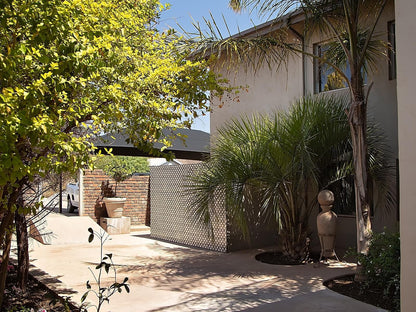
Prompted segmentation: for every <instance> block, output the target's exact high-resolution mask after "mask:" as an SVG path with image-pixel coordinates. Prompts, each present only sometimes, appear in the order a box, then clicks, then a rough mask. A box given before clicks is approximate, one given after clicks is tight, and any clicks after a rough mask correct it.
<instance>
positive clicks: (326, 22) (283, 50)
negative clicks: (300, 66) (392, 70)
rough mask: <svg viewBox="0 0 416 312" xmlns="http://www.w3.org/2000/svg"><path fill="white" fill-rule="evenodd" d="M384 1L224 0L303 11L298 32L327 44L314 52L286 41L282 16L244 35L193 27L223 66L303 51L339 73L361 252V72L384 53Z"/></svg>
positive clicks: (365, 240) (238, 5)
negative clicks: (268, 27) (270, 26)
mask: <svg viewBox="0 0 416 312" xmlns="http://www.w3.org/2000/svg"><path fill="white" fill-rule="evenodd" d="M389 1H392V0H318V1H316V0H230V1H229V4H230V6H231V7H232V8H233V9H234V10H236V11H239V10H242V9H249V10H251V9H256V10H257V11H258V12H259V13H260V14H262V15H263V16H266V17H268V18H277V20H278V18H279V17H282V16H284V15H285V14H287V13H289V12H293V11H295V10H298V11H297V12H299V13H303V16H304V27H303V29H304V34H303V36H304V37H305V38H308V36H310V35H311V34H313V33H316V32H319V33H321V34H324V35H325V36H326V37H327V38H328V40H329V44H328V49H327V50H326V51H324V53H322V54H321V55H318V54H314V53H311V52H308V51H306V50H305V49H304V48H303V47H302V45H301V44H300V43H296V42H293V41H288V40H287V38H288V36H287V33H288V32H289V27H290V26H291V25H290V19H287V20H284V22H285V23H287V25H285V23H281V24H282V25H281V27H280V29H279V30H276V31H274V32H272V33H270V34H266V35H264V34H262V35H258V36H256V35H255V33H254V35H252V36H250V37H248V38H247V37H243V36H239V35H237V36H231V37H229V38H223V37H222V36H221V35H220V36H219V35H218V33H217V32H216V30H217V27H215V26H216V25H215V22H214V23H210V26H211V27H210V31H211V32H210V33H208V34H204V33H203V32H199V35H202V40H199V41H197V44H196V48H195V49H196V51H198V52H199V53H200V54H201V55H203V56H205V55H207V54H214V55H215V54H216V55H219V54H220V55H224V54H228V56H226V57H220V58H218V59H219V60H226V62H225V64H226V66H230V64H231V62H233V61H234V62H238V63H240V64H246V65H248V66H250V65H252V66H253V67H255V68H258V67H259V65H261V64H262V63H264V62H267V63H268V65H269V66H271V67H279V65H280V64H282V63H284V62H286V61H287V59H288V55H291V54H293V53H295V54H297V55H302V54H303V55H307V56H309V57H312V58H314V59H316V60H317V61H318V62H320V63H321V64H325V65H326V66H329V67H331V68H333V69H334V70H335V72H336V73H337V74H338V75H339V77H341V78H342V80H343V81H344V82H345V83H346V85H347V87H348V88H349V91H350V105H349V107H348V109H347V115H348V123H349V128H350V132H351V138H352V146H353V156H354V157H353V159H354V182H355V191H356V192H355V193H356V220H357V250H358V252H360V253H366V252H367V250H368V244H369V241H370V238H371V233H372V231H371V220H370V205H369V196H368V146H367V138H366V128H367V101H368V93H367V94H366V93H365V90H364V75H365V73H366V72H367V71H369V70H371V69H374V66H373V65H375V61H376V60H377V58H379V57H380V56H381V57H385V51H386V44H385V43H384V42H382V41H381V40H379V39H378V38H377V36H375V29H376V25H377V23H378V21H379V19H380V17H381V15H382V13H383V11H384V9H385V7H386V5H387V4H388V2H389ZM200 39H201V38H200ZM223 65H224V64H223ZM218 66H219V65H218ZM346 72H349V73H350V75H347V74H346ZM369 90H371V86H370V87H369Z"/></svg>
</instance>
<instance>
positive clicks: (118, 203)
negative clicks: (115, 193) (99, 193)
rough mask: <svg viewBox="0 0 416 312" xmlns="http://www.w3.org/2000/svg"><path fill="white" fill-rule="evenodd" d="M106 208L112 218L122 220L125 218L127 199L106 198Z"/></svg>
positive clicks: (104, 199)
mask: <svg viewBox="0 0 416 312" xmlns="http://www.w3.org/2000/svg"><path fill="white" fill-rule="evenodd" d="M103 201H104V203H105V208H106V209H107V214H108V216H109V217H110V218H121V217H122V216H123V209H124V203H125V202H126V199H125V198H120V197H104V198H103Z"/></svg>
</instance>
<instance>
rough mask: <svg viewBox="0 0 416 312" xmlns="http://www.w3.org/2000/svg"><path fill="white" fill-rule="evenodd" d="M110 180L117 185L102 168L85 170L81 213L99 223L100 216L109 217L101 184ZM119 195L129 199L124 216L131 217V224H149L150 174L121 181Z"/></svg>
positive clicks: (118, 189)
mask: <svg viewBox="0 0 416 312" xmlns="http://www.w3.org/2000/svg"><path fill="white" fill-rule="evenodd" d="M107 180H108V181H109V182H110V186H113V189H114V186H115V181H114V180H112V179H111V178H110V177H108V176H107V175H106V174H105V173H104V172H103V171H102V170H100V169H96V170H85V171H84V174H83V177H82V181H83V183H82V187H81V188H82V190H83V192H81V193H80V196H81V195H82V197H83V198H82V201H83V209H81V210H80V215H82V216H89V217H91V218H92V219H93V220H95V221H97V222H98V223H99V221H100V217H107V212H106V211H105V206H104V203H103V202H102V197H103V196H102V195H101V185H102V183H103V182H104V183H106V181H107ZM117 196H118V197H125V198H126V199H127V201H126V203H125V205H124V211H123V216H125V217H130V218H131V225H132V226H133V227H134V226H138V225H149V222H150V206H149V205H150V203H149V175H133V176H132V177H131V178H129V179H127V180H126V181H123V182H121V183H119V185H118V187H117Z"/></svg>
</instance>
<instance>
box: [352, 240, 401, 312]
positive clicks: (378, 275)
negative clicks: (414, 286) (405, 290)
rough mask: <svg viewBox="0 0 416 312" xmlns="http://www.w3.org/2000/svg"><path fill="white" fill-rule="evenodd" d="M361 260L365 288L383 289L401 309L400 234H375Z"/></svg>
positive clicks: (398, 308) (359, 257) (361, 255)
mask: <svg viewBox="0 0 416 312" xmlns="http://www.w3.org/2000/svg"><path fill="white" fill-rule="evenodd" d="M358 260H359V262H360V263H361V264H362V272H363V274H364V275H365V277H366V281H365V283H364V287H365V288H378V289H382V290H383V292H384V295H385V296H387V297H389V298H393V300H394V301H395V303H396V308H397V311H399V310H400V236H399V233H386V232H383V233H380V234H374V235H373V238H372V239H371V243H370V248H369V250H368V254H367V255H363V254H360V255H359V256H358Z"/></svg>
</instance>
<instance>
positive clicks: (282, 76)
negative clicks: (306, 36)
mask: <svg viewBox="0 0 416 312" xmlns="http://www.w3.org/2000/svg"><path fill="white" fill-rule="evenodd" d="M289 39H290V40H297V38H295V37H294V36H293V35H290V38H289ZM217 71H218V72H220V73H221V74H222V75H223V77H225V78H227V79H229V81H230V83H231V85H233V86H237V87H238V86H241V87H242V90H241V92H240V93H239V94H238V96H237V97H234V96H231V98H227V97H223V98H222V99H218V98H213V99H212V101H211V108H212V111H211V119H210V130H211V143H212V142H214V141H215V133H216V131H217V129H219V128H221V127H222V126H223V125H224V124H225V123H226V122H229V121H230V120H231V119H232V118H239V117H240V116H244V115H246V116H251V115H252V114H253V113H266V114H267V113H270V112H273V111H276V110H286V109H287V108H288V107H289V104H290V103H291V102H293V101H294V100H295V99H297V98H299V97H300V96H301V95H302V88H303V87H302V79H301V77H302V59H301V57H299V56H293V57H290V59H289V60H288V63H287V64H282V66H281V67H280V68H279V69H278V70H274V69H270V68H269V66H268V65H267V64H263V66H261V67H260V68H258V69H257V70H254V69H253V68H245V67H244V66H240V67H239V68H232V69H230V70H226V69H225V68H222V69H219V70H217ZM246 87H247V88H246Z"/></svg>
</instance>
